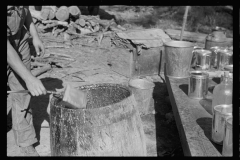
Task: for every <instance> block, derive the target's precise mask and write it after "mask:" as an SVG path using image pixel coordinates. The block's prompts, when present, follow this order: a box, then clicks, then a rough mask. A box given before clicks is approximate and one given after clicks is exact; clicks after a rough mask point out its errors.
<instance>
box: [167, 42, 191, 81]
mask: <svg viewBox="0 0 240 160" xmlns="http://www.w3.org/2000/svg"><path fill="white" fill-rule="evenodd" d="M164 45H165V46H164V48H165V60H166V61H165V63H166V72H167V73H166V74H167V76H168V77H170V78H188V77H189V71H190V66H191V61H192V57H193V47H194V44H193V43H190V42H186V41H170V42H167V43H165V44H164Z"/></svg>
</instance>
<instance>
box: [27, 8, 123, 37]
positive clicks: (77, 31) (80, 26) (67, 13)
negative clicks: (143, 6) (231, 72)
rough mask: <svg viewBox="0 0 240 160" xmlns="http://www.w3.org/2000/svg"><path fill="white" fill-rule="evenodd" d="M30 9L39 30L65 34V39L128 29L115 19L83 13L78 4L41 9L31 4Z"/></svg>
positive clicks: (56, 34)
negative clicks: (38, 9) (105, 18)
mask: <svg viewBox="0 0 240 160" xmlns="http://www.w3.org/2000/svg"><path fill="white" fill-rule="evenodd" d="M29 10H30V13H31V15H32V17H33V21H34V23H35V25H36V26H37V29H38V32H42V33H46V32H49V31H51V32H52V35H53V36H54V37H57V36H59V35H63V36H62V37H64V39H68V38H69V36H71V35H75V36H84V35H87V34H92V33H98V34H96V35H98V36H99V37H100V38H101V36H102V34H104V33H105V32H107V31H124V30H126V29H125V28H123V27H121V26H120V25H117V24H116V23H115V21H114V19H112V20H101V19H100V18H99V16H89V15H82V14H81V11H80V9H79V8H78V7H77V6H70V7H67V6H60V7H57V6H43V7H42V9H41V11H37V10H35V7H33V6H30V7H29ZM63 33H64V34H63Z"/></svg>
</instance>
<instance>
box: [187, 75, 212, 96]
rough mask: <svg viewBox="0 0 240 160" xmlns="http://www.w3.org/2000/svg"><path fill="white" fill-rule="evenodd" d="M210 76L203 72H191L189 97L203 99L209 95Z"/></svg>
mask: <svg viewBox="0 0 240 160" xmlns="http://www.w3.org/2000/svg"><path fill="white" fill-rule="evenodd" d="M208 77H209V74H208V73H206V72H203V71H191V72H190V78H189V82H188V96H189V97H190V98H193V99H203V98H205V97H206V96H207V93H208Z"/></svg>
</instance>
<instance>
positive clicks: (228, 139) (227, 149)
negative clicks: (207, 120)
mask: <svg viewBox="0 0 240 160" xmlns="http://www.w3.org/2000/svg"><path fill="white" fill-rule="evenodd" d="M232 120H233V119H232V116H229V117H227V118H226V122H225V123H226V127H225V136H224V139H223V150H222V155H223V156H233V142H232V138H233V137H232Z"/></svg>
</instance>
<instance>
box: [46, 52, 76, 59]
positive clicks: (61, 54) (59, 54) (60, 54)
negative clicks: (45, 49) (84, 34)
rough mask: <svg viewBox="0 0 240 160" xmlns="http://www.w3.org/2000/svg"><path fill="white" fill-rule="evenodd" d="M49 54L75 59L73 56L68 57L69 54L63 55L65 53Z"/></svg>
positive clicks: (50, 53)
mask: <svg viewBox="0 0 240 160" xmlns="http://www.w3.org/2000/svg"><path fill="white" fill-rule="evenodd" d="M48 54H49V55H55V56H60V57H67V58H73V57H72V56H70V55H67V54H63V53H56V52H49V53H48Z"/></svg>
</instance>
